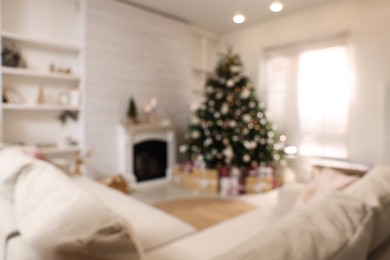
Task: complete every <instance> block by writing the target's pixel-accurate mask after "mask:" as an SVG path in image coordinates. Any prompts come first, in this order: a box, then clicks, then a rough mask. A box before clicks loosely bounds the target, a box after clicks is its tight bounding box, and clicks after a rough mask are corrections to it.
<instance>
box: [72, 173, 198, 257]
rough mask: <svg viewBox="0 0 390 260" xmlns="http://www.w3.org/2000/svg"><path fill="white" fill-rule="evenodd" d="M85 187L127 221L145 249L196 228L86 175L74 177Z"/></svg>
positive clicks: (167, 241)
mask: <svg viewBox="0 0 390 260" xmlns="http://www.w3.org/2000/svg"><path fill="white" fill-rule="evenodd" d="M74 180H75V182H76V183H77V184H79V185H80V186H81V187H82V188H83V189H85V190H87V191H89V192H91V193H92V194H94V195H95V196H96V197H97V198H98V199H99V200H100V201H101V202H102V203H104V204H105V205H106V206H107V207H109V208H110V209H111V210H112V211H114V212H115V213H116V214H118V215H120V216H122V217H123V218H124V219H126V221H128V222H129V223H130V224H131V225H132V227H133V229H134V232H135V233H136V234H137V237H139V239H140V241H141V244H142V246H143V248H144V249H145V251H150V250H152V249H153V248H156V247H159V246H163V245H164V244H167V243H169V242H171V241H173V240H176V239H179V238H181V237H184V236H188V235H190V234H192V233H195V232H196V229H195V228H194V227H193V226H191V225H189V224H187V223H185V222H183V221H182V220H180V219H177V218H175V217H173V216H171V215H169V214H167V213H165V212H163V211H160V210H159V209H156V208H154V207H152V206H150V205H148V204H145V203H143V202H141V201H139V200H137V199H135V198H133V197H131V196H129V195H125V194H124V193H122V192H119V191H117V190H114V189H112V188H109V187H107V186H104V185H102V184H100V183H98V182H96V181H94V180H91V179H87V178H85V177H79V178H75V179H74Z"/></svg>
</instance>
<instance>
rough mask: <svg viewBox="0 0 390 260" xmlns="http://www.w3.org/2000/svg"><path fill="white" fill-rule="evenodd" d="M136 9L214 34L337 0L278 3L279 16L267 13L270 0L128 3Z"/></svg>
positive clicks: (138, 0) (136, 0)
mask: <svg viewBox="0 0 390 260" xmlns="http://www.w3.org/2000/svg"><path fill="white" fill-rule="evenodd" d="M127 1H129V2H131V3H134V4H136V5H139V6H144V7H146V8H148V9H151V10H155V11H157V12H160V13H163V14H166V15H169V16H172V17H175V18H178V19H181V20H184V21H188V22H190V23H191V24H194V25H196V26H198V27H201V28H204V29H208V30H210V31H212V32H214V33H224V32H227V31H230V30H235V29H238V28H242V27H243V26H248V25H253V24H255V23H259V22H261V21H264V20H268V19H272V18H275V17H279V16H282V15H286V14H289V13H293V12H297V11H299V10H303V9H307V8H311V7H313V6H316V5H320V4H324V3H327V2H331V1H337V0H280V1H282V2H283V3H284V5H285V8H284V10H283V11H282V12H280V13H272V12H271V11H269V4H270V3H271V2H272V1H273V0H127ZM238 12H240V13H242V14H244V15H245V16H246V21H245V23H244V24H241V25H237V24H234V23H233V22H232V17H233V15H234V14H236V13H238Z"/></svg>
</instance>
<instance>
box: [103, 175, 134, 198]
mask: <svg viewBox="0 0 390 260" xmlns="http://www.w3.org/2000/svg"><path fill="white" fill-rule="evenodd" d="M98 181H99V182H100V183H102V184H104V185H107V186H108V187H111V188H114V189H116V190H119V191H121V192H123V193H125V194H128V193H129V184H128V182H127V181H126V179H125V178H124V177H123V176H122V175H121V174H116V175H113V176H108V177H104V178H100V179H98Z"/></svg>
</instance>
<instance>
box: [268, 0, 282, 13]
mask: <svg viewBox="0 0 390 260" xmlns="http://www.w3.org/2000/svg"><path fill="white" fill-rule="evenodd" d="M269 9H271V11H272V12H274V13H278V12H280V11H282V10H283V4H282V3H281V2H273V3H272V4H271V5H270V6H269Z"/></svg>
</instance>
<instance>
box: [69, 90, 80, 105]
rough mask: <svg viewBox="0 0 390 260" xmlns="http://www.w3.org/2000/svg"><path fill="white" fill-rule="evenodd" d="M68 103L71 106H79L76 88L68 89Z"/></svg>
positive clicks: (78, 92) (78, 95) (78, 93)
mask: <svg viewBox="0 0 390 260" xmlns="http://www.w3.org/2000/svg"><path fill="white" fill-rule="evenodd" d="M69 105H70V106H71V107H79V106H80V91H79V90H77V89H74V90H71V91H69Z"/></svg>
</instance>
